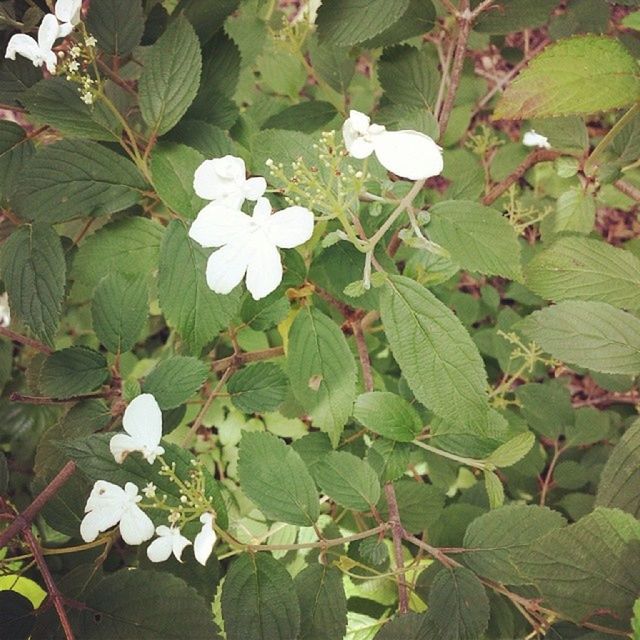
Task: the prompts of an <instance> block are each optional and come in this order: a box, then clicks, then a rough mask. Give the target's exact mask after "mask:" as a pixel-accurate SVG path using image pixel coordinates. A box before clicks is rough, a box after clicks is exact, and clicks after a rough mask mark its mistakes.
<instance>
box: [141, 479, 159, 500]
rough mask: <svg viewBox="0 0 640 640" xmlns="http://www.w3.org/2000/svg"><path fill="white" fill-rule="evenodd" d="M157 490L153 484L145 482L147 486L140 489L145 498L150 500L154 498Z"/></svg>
mask: <svg viewBox="0 0 640 640" xmlns="http://www.w3.org/2000/svg"><path fill="white" fill-rule="evenodd" d="M157 490H158V487H156V485H155V484H153V482H147V484H146V485H145V486H144V488H143V489H142V493H143V494H144V497H145V498H149V499H152V498H155V497H156V491H157Z"/></svg>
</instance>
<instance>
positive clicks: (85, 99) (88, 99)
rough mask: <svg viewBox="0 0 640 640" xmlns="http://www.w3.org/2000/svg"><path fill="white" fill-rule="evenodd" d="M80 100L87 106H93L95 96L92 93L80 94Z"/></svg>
mask: <svg viewBox="0 0 640 640" xmlns="http://www.w3.org/2000/svg"><path fill="white" fill-rule="evenodd" d="M80 100H82V102H84V103H85V104H93V94H92V93H91V92H90V91H86V92H85V93H81V94H80Z"/></svg>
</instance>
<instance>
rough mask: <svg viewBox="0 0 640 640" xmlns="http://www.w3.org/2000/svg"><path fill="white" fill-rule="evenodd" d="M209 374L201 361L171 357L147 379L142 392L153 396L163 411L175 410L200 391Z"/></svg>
mask: <svg viewBox="0 0 640 640" xmlns="http://www.w3.org/2000/svg"><path fill="white" fill-rule="evenodd" d="M208 373H209V367H208V366H207V365H206V364H205V363H204V362H202V361H201V360H198V359H196V358H191V357H189V356H171V357H170V358H167V359H166V360H163V361H162V362H160V363H159V364H158V365H157V366H156V367H155V368H154V369H153V371H151V373H150V374H149V375H148V376H147V377H146V378H145V380H144V383H143V385H142V390H143V391H144V393H150V394H152V395H153V396H154V397H155V399H156V400H157V401H158V404H159V405H160V408H161V409H173V408H174V407H177V406H178V405H180V404H182V403H183V402H186V401H187V400H188V399H189V398H190V397H191V396H192V395H193V394H194V393H195V392H196V391H198V389H200V387H201V386H202V385H203V383H204V381H205V380H206V379H207V374H208Z"/></svg>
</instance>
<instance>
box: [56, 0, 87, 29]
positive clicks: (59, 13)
mask: <svg viewBox="0 0 640 640" xmlns="http://www.w3.org/2000/svg"><path fill="white" fill-rule="evenodd" d="M81 9H82V0H58V2H56V6H55V9H54V13H55V16H56V18H57V19H58V20H59V21H60V23H61V24H60V26H59V27H58V38H66V37H67V36H68V35H69V34H70V33H71V32H72V31H73V29H74V27H75V26H76V25H77V24H78V23H79V22H80V11H81Z"/></svg>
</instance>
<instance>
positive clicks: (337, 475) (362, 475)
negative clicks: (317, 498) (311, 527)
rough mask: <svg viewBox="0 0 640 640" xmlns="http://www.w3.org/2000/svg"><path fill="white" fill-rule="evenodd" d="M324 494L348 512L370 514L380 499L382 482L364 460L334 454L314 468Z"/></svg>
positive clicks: (336, 452)
mask: <svg viewBox="0 0 640 640" xmlns="http://www.w3.org/2000/svg"><path fill="white" fill-rule="evenodd" d="M313 477H314V478H315V480H316V482H317V483H318V485H319V487H320V488H321V489H322V492H323V493H325V494H326V495H328V496H329V497H330V498H331V499H332V500H333V501H335V502H337V503H338V504H339V505H342V506H343V507H346V508H347V509H354V510H355V511H369V510H371V508H372V507H375V505H376V504H377V502H378V500H379V499H380V481H379V480H378V476H377V475H376V472H375V471H374V470H373V469H372V468H371V466H370V465H369V464H368V463H366V462H365V461H364V460H361V459H360V458H358V457H357V456H354V455H353V454H351V453H347V452H346V451H331V452H330V453H328V454H327V455H326V456H323V457H322V458H320V460H318V462H317V463H316V464H315V465H314V466H313Z"/></svg>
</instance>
